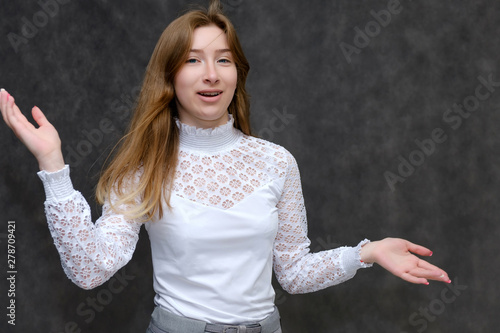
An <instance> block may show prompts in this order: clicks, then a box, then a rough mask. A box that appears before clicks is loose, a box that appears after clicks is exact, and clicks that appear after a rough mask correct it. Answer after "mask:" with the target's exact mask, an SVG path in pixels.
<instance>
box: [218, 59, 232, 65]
mask: <svg viewBox="0 0 500 333" xmlns="http://www.w3.org/2000/svg"><path fill="white" fill-rule="evenodd" d="M219 62H221V63H223V64H230V63H231V60H229V59H225V58H224V59H220V60H219Z"/></svg>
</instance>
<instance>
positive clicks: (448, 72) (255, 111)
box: [0, 0, 500, 333]
mask: <svg viewBox="0 0 500 333" xmlns="http://www.w3.org/2000/svg"><path fill="white" fill-rule="evenodd" d="M43 2H44V1H42V3H43ZM60 2H61V3H62V4H61V5H60V6H59V9H58V11H57V13H54V15H53V17H51V16H50V15H45V18H47V19H46V20H44V14H40V13H39V12H40V11H41V10H42V9H41V6H40V4H39V3H37V1H27V0H23V1H20V0H16V1H6V0H4V1H2V2H1V3H0V13H1V14H0V15H1V16H0V17H1V20H0V29H1V34H0V55H1V59H0V85H1V86H2V87H4V88H6V89H8V90H9V92H10V93H11V94H13V95H14V96H15V97H16V98H17V101H18V103H19V105H20V106H21V108H22V110H24V111H25V113H27V112H29V110H30V109H31V107H32V106H33V105H37V106H39V107H40V108H41V109H42V110H44V111H45V113H46V114H47V116H48V118H49V120H51V121H52V122H53V124H54V125H55V126H56V128H57V129H58V130H59V132H60V136H61V138H62V140H63V150H64V153H65V155H66V157H67V159H69V160H70V162H71V163H72V175H73V182H74V185H75V187H76V188H77V189H79V190H80V191H81V192H82V193H83V194H84V195H85V196H86V198H88V200H89V201H90V202H91V206H92V207H93V213H94V217H97V216H98V211H99V210H98V206H97V205H96V204H94V203H93V202H94V201H93V187H94V186H95V184H96V180H97V178H96V176H97V174H98V172H99V170H100V167H101V165H102V163H103V161H104V157H105V156H106V155H107V153H108V152H109V149H110V147H112V145H113V144H114V143H115V142H116V141H117V139H118V138H119V137H120V135H121V134H122V133H123V130H124V128H125V126H126V123H127V119H128V116H129V111H130V105H131V102H130V100H131V99H132V98H133V96H135V93H136V91H137V88H138V86H139V85H140V82H141V77H142V75H143V73H144V69H145V66H146V64H147V62H148V60H149V57H150V55H151V52H152V50H153V48H154V45H155V43H156V41H157V39H158V37H159V35H160V34H161V32H162V31H163V29H164V28H165V27H166V25H167V24H168V23H169V22H170V21H172V20H173V19H174V18H175V17H176V16H177V15H178V13H179V12H181V11H182V10H183V9H185V8H186V2H185V1H161V0H144V1H132V0H125V1H117V0H91V1H76V0H73V1H69V0H64V1H63V0H60ZM195 2H196V1H195ZM199 2H200V3H205V1H199ZM224 2H225V4H226V12H227V14H228V15H229V16H230V17H231V18H232V20H233V22H234V24H235V26H236V27H237V30H238V32H239V36H240V40H241V41H242V44H243V47H244V49H245V51H246V54H247V57H248V58H249V61H250V64H251V67H252V69H251V71H250V76H249V79H248V88H249V92H250V93H251V95H252V116H253V118H252V123H253V126H254V129H255V132H256V133H258V134H260V135H261V136H262V137H264V138H266V139H270V140H272V141H274V142H276V143H279V144H282V145H284V146H285V147H286V148H288V149H289V150H290V151H291V152H292V153H293V154H294V155H295V157H296V159H297V161H298V163H299V166H300V168H301V174H302V183H303V188H304V195H305V200H306V207H307V209H308V218H309V232H310V238H311V240H312V242H313V244H312V249H313V250H314V251H319V250H322V249H326V248H330V247H336V246H340V245H355V244H357V242H358V241H359V240H361V239H362V238H364V237H367V238H370V239H373V240H375V239H380V238H383V237H386V236H396V237H403V238H407V239H410V240H412V241H414V242H417V243H420V244H423V245H426V246H429V247H431V248H432V250H434V256H433V257H432V258H431V260H430V261H431V262H432V263H434V264H436V265H439V266H442V267H443V268H445V269H447V271H448V272H449V274H450V277H452V279H453V280H454V284H455V285H460V286H462V287H461V290H458V291H457V290H455V292H456V294H457V295H458V296H455V297H454V298H453V299H452V300H450V299H449V298H443V296H442V295H446V296H447V297H451V296H453V294H452V293H451V292H450V293H445V292H444V290H445V289H446V286H445V285H444V284H440V283H431V285H429V286H416V285H411V284H408V283H406V282H404V281H402V280H399V279H397V278H395V277H393V276H391V275H390V274H388V273H386V272H385V271H383V269H381V268H380V267H375V268H373V269H370V270H362V271H359V272H358V274H357V276H356V277H355V278H354V279H353V280H350V281H348V282H346V283H344V284H342V285H339V286H336V287H333V288H329V289H327V290H324V291H321V292H317V293H314V294H308V295H289V294H287V293H284V292H283V291H281V290H280V288H279V286H276V288H277V300H276V302H277V304H278V305H279V308H280V310H281V314H282V320H283V328H284V332H286V333H299V332H300V333H303V332H306V333H309V332H397V333H401V332H493V331H494V330H495V328H496V327H497V326H498V325H497V324H495V323H496V322H497V320H496V319H497V317H498V313H499V311H500V307H499V305H498V301H497V299H498V298H499V296H500V293H499V291H498V282H499V278H498V276H499V275H500V269H499V266H498V253H499V250H500V245H498V239H499V236H500V227H499V226H498V222H497V221H498V218H499V215H500V208H499V207H500V205H498V204H497V200H498V198H499V197H500V190H499V186H498V185H499V183H500V179H499V176H500V172H499V168H498V163H499V162H500V161H499V154H498V150H499V148H500V133H499V131H498V128H499V125H498V122H499V121H500V87H496V88H495V89H494V90H495V91H493V92H491V93H490V95H489V97H488V98H487V99H486V100H484V101H481V102H480V103H479V106H478V108H477V110H476V111H475V112H473V113H471V114H470V116H468V117H467V118H462V117H461V118H460V119H461V124H460V126H459V127H458V128H456V129H454V128H452V127H451V126H450V125H457V124H458V123H456V121H457V120H456V119H459V118H453V119H455V120H453V122H451V123H450V122H448V123H447V122H446V121H444V120H443V116H444V115H447V114H448V112H450V111H447V110H449V109H450V108H451V107H452V106H453V104H455V103H459V104H460V103H462V102H463V101H464V100H467V101H469V102H470V101H471V100H472V99H471V98H469V97H468V96H473V95H474V94H475V90H476V87H477V86H478V84H480V81H479V80H478V77H479V76H482V77H484V78H488V76H490V75H491V76H492V78H493V80H494V81H500V68H499V66H498V61H499V59H498V54H499V52H500V47H499V45H500V44H499V41H498V36H499V34H500V23H499V21H498V17H499V15H500V4H499V2H495V1H487V0H474V1H472V0H469V1H450V0H445V1H431V0H424V1H410V0H402V1H401V3H400V7H397V8H398V9H399V10H400V13H399V14H393V15H392V17H391V21H390V23H389V24H387V25H386V26H385V27H382V28H380V30H379V31H378V30H373V31H372V32H371V35H372V36H373V37H372V38H370V40H369V44H368V45H367V46H365V47H363V48H359V53H354V54H352V56H351V57H350V62H349V61H347V60H348V59H347V58H346V57H345V55H344V54H343V52H342V49H341V46H340V45H341V43H345V44H342V45H346V44H349V45H354V39H355V37H356V30H355V27H359V28H360V29H362V30H364V29H365V27H366V26H367V24H368V28H370V27H371V28H373V29H376V26H375V25H374V24H373V23H370V22H371V21H374V17H373V16H372V15H371V14H370V11H371V10H374V11H375V12H379V11H381V10H386V9H387V8H388V6H389V3H390V2H391V1H389V3H388V1H350V0H338V1H297V0H294V1H275V0H273V1H258V2H257V1H250V0H225V1H224ZM49 14H50V13H49ZM26 22H30V23H37V24H38V25H39V26H40V27H39V28H37V31H31V35H30V34H29V33H30V31H28V30H24V33H25V35H28V36H29V38H26V39H25V40H24V42H20V44H19V45H17V46H16V47H14V46H13V44H12V43H11V42H10V41H9V33H14V34H17V35H19V36H22V33H23V30H22V29H23V26H25V25H26V24H27V23H26ZM10 36H11V38H12V36H13V35H12V34H11V35H10ZM358 42H359V41H358ZM492 90H493V89H492ZM480 91H481V92H482V93H486V92H488V91H487V90H486V89H485V88H482V90H480ZM284 114H287V115H288V117H287V118H286V117H284V116H283V115H284ZM278 115H280V116H278ZM448 115H449V116H452V115H453V116H454V117H458V116H457V114H456V113H453V114H448ZM106 119H107V120H106ZM103 121H104V122H108V125H109V124H111V125H112V126H113V130H112V131H107V133H104V132H103V131H101V130H100V124H101V122H103ZM0 128H1V130H0V142H1V144H0V147H1V151H2V154H1V155H0V168H1V169H0V170H1V173H0V198H1V215H0V216H1V217H0V225H1V226H2V227H1V230H0V247H1V250H0V253H1V254H2V256H1V257H0V263H1V264H0V267H1V268H2V272H1V276H3V278H2V280H1V282H0V295H1V297H0V302H1V306H0V308H2V309H5V308H6V306H7V298H6V293H7V289H8V288H7V286H6V283H5V282H6V280H5V275H6V271H7V268H6V261H7V260H6V248H7V245H6V238H5V234H6V233H7V226H6V225H7V221H9V220H15V221H16V227H17V231H16V237H17V254H16V259H17V269H18V274H17V280H16V283H17V290H16V291H17V293H16V301H17V303H16V304H17V321H16V323H17V325H16V327H15V329H14V330H13V327H11V326H8V325H7V323H6V321H7V318H6V316H5V314H4V313H0V314H1V316H0V331H1V332H5V331H8V332H10V331H13V332H14V331H15V332H51V333H59V332H144V331H145V329H146V326H147V324H148V321H149V316H150V313H151V311H152V308H153V291H152V268H151V258H150V250H149V241H148V237H147V234H146V233H145V232H144V231H143V232H141V238H140V241H139V244H138V248H137V251H136V253H135V255H134V258H133V259H132V261H131V262H130V263H129V264H128V265H127V266H126V267H125V268H124V269H122V270H121V271H120V273H119V275H120V277H121V279H122V280H123V281H125V282H124V284H126V285H123V286H122V285H121V284H120V283H119V282H118V283H115V284H114V285H113V286H110V285H108V284H104V285H103V286H102V287H99V288H97V289H95V290H91V291H84V290H81V289H79V288H78V287H76V286H75V285H73V284H72V283H71V282H70V281H69V280H68V279H67V278H66V276H65V275H64V273H63V270H62V269H61V266H60V261H59V255H58V253H57V251H56V249H55V247H54V245H53V242H52V239H51V236H50V234H49V231H48V229H47V226H46V222H45V217H44V213H43V200H44V193H43V188H42V186H41V182H40V181H39V180H38V178H37V176H36V171H37V165H36V162H35V160H34V158H33V157H32V156H30V154H29V153H28V151H27V150H26V149H25V148H24V147H23V146H22V145H21V144H20V143H19V142H18V141H17V139H16V138H15V137H14V135H12V133H11V132H10V131H9V130H8V128H7V127H6V126H5V125H1V126H0ZM436 128H440V129H442V131H443V133H444V134H443V135H445V136H446V140H445V141H444V142H442V143H438V144H436V147H435V150H434V151H433V153H432V154H430V155H429V156H425V157H424V160H423V163H422V165H420V166H418V167H417V168H415V170H414V171H413V172H412V174H411V175H409V176H408V177H405V178H404V179H405V181H404V182H402V183H401V182H399V183H397V184H396V185H395V188H394V190H391V188H390V186H389V185H388V183H387V182H386V179H385V178H384V173H385V172H386V171H390V172H392V173H394V174H397V173H398V165H399V164H400V158H399V156H401V158H404V159H406V160H407V159H408V158H409V157H410V156H412V157H413V158H414V159H415V158H418V157H419V156H420V157H422V156H423V153H418V152H417V149H418V146H417V145H416V143H415V140H416V139H418V140H424V139H428V138H430V137H431V135H432V132H433V131H434V130H435V129H436ZM97 130H100V131H101V133H102V140H100V141H99V140H98V141H95V140H94V143H91V144H89V143H88V142H89V141H88V139H87V137H86V134H85V133H87V132H92V133H96V131H97ZM85 131H87V132H85ZM85 148H87V151H85V150H84V149H85ZM89 148H90V149H89ZM78 149H80V151H81V152H83V153H84V154H83V155H85V156H81V155H78V156H77V155H75V153H71V152H72V151H74V152H77V151H78ZM90 150H91V151H90ZM419 154H420V155H419ZM416 162H418V161H416ZM402 171H405V170H402ZM116 281H120V280H116ZM117 286H119V287H120V288H118V287H117ZM111 291H113V292H111ZM450 295H451V296H450ZM445 301H446V302H445ZM92 302H95V303H92ZM104 303H105V304H104ZM92 304H94V305H93V306H94V307H93V306H92ZM4 311H5V312H6V310H2V312H4Z"/></svg>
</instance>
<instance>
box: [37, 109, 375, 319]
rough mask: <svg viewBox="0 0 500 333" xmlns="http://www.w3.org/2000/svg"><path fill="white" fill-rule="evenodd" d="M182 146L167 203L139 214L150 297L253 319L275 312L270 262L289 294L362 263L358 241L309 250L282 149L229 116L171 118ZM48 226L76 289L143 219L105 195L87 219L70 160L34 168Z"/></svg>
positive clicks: (93, 277) (108, 268) (101, 277)
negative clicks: (217, 121)
mask: <svg viewBox="0 0 500 333" xmlns="http://www.w3.org/2000/svg"><path fill="white" fill-rule="evenodd" d="M178 126H179V128H180V142H181V146H180V153H179V161H178V165H177V170H176V175H175V184H174V188H173V193H172V196H171V205H172V207H173V209H172V210H171V211H169V210H168V209H167V208H165V214H164V216H163V218H162V219H155V220H154V221H149V222H146V224H145V226H146V229H147V230H148V233H149V237H150V240H151V249H152V258H153V266H154V288H155V292H156V297H155V302H156V304H158V305H159V306H161V307H163V308H164V309H166V310H168V311H171V312H173V313H175V314H178V315H181V316H186V317H189V318H195V319H200V320H204V321H208V322H212V323H215V322H224V323H242V322H251V321H258V320H262V319H263V318H265V317H266V316H267V315H269V314H270V313H271V312H272V311H273V307H274V305H273V302H274V290H273V288H272V286H271V277H272V269H273V267H274V271H275V274H276V277H277V279H278V281H279V282H280V284H281V286H282V287H283V288H284V289H285V290H286V291H288V292H290V293H306V292H312V291H316V290H319V289H323V288H326V287H328V286H332V285H334V284H338V283H341V282H343V281H346V280H348V279H350V278H352V277H353V276H354V275H355V273H356V270H357V269H358V268H361V267H369V266H371V265H367V264H365V263H362V262H360V257H359V250H360V247H361V246H362V245H363V244H364V243H366V242H367V240H364V241H362V242H361V243H360V244H358V246H357V247H354V248H352V247H341V248H338V249H333V250H327V251H322V252H318V253H314V254H313V253H310V252H309V245H310V241H309V239H308V238H307V222H306V212H305V208H304V201H303V197H302V189H301V183H300V176H299V171H298V168H297V165H296V162H295V159H294V158H293V156H292V155H291V154H290V153H289V152H288V151H286V150H285V149H284V148H282V147H280V146H278V145H275V144H273V143H270V142H267V141H265V140H262V139H258V138H254V137H249V136H246V135H244V134H242V133H241V132H240V131H238V130H237V129H235V128H234V127H233V119H232V117H231V116H230V117H229V121H228V123H227V124H225V125H222V126H220V127H217V128H215V129H197V128H194V127H191V126H187V125H185V124H181V123H178ZM39 176H40V178H41V179H42V180H43V182H44V186H45V190H46V193H47V201H46V203H45V207H46V215H47V220H48V224H49V229H50V231H51V233H52V235H53V237H54V242H55V245H56V247H57V249H58V251H59V253H60V255H61V262H62V265H63V267H64V270H65V272H66V274H67V275H68V277H69V278H70V279H71V280H72V281H74V282H75V283H76V284H77V285H79V286H80V287H82V288H87V289H90V288H94V287H96V286H98V285H100V284H102V283H104V282H105V281H106V280H107V279H109V278H110V277H111V276H112V275H113V274H114V273H115V272H116V271H117V270H119V269H120V268H121V267H123V265H125V264H126V263H127V262H128V261H129V260H130V258H131V257H132V254H133V251H134V249H135V245H136V243H137V239H138V233H139V230H140V227H141V223H139V222H136V221H128V220H126V219H125V218H124V217H123V216H122V215H118V214H115V213H113V212H112V211H111V210H110V209H109V205H108V204H107V203H106V204H105V205H104V206H103V216H101V218H99V220H98V221H97V222H96V224H95V225H94V224H93V223H92V221H91V219H90V209H89V207H88V205H87V202H86V201H85V199H84V198H83V197H82V196H81V194H80V193H79V192H77V191H75V190H73V188H72V185H71V181H70V179H69V168H68V166H66V167H65V168H64V169H63V170H61V171H58V172H56V173H47V172H44V171H41V172H39Z"/></svg>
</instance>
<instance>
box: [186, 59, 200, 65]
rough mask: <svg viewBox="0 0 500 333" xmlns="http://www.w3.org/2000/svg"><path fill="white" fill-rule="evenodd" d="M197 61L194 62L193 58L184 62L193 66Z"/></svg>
mask: <svg viewBox="0 0 500 333" xmlns="http://www.w3.org/2000/svg"><path fill="white" fill-rule="evenodd" d="M197 61H198V60H196V59H195V58H190V59H188V60H187V61H186V63H187V64H195V63H196V62H197Z"/></svg>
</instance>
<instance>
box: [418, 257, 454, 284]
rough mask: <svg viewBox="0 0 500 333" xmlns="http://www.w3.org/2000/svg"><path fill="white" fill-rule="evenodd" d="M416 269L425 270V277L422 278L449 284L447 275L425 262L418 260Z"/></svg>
mask: <svg viewBox="0 0 500 333" xmlns="http://www.w3.org/2000/svg"><path fill="white" fill-rule="evenodd" d="M418 268H419V269H424V270H426V272H427V273H425V275H422V276H423V277H425V278H427V279H431V280H436V281H443V282H447V283H449V282H450V278H449V276H448V273H446V272H445V271H443V270H442V269H441V268H439V267H437V266H434V265H433V264H431V263H428V262H427V261H425V260H420V261H419V262H418Z"/></svg>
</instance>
